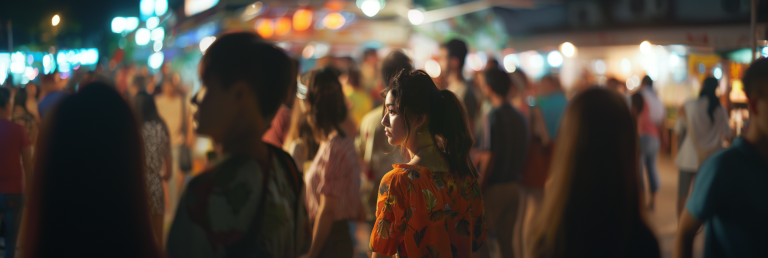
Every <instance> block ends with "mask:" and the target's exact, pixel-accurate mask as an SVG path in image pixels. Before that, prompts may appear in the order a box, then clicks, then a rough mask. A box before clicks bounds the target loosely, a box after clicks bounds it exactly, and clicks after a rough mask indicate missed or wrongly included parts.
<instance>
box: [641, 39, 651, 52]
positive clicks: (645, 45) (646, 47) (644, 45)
mask: <svg viewBox="0 0 768 258" xmlns="http://www.w3.org/2000/svg"><path fill="white" fill-rule="evenodd" d="M651 50H652V49H651V42H648V41H647V40H646V41H643V43H640V53H643V54H644V55H647V54H650V53H651Z"/></svg>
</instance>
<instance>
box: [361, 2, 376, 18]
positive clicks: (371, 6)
mask: <svg viewBox="0 0 768 258" xmlns="http://www.w3.org/2000/svg"><path fill="white" fill-rule="evenodd" d="M360 10H362V11H363V14H365V16H368V17H373V16H375V15H376V14H377V13H379V10H381V3H379V0H365V1H363V4H361V5H360Z"/></svg>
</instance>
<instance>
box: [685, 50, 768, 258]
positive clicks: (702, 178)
mask: <svg viewBox="0 0 768 258" xmlns="http://www.w3.org/2000/svg"><path fill="white" fill-rule="evenodd" d="M742 82H743V83H744V92H745V93H746V95H747V103H748V105H749V113H750V114H749V116H750V117H751V119H750V121H751V122H750V123H749V125H748V127H747V130H746V131H745V132H744V134H743V136H742V137H740V138H737V139H736V140H734V141H733V144H731V146H730V147H728V148H727V149H725V150H721V151H719V152H717V153H715V154H713V155H711V156H709V158H708V159H707V161H706V162H704V164H702V165H701V166H700V167H699V172H698V175H697V177H696V182H695V183H694V185H693V191H692V193H691V196H690V197H689V199H688V203H687V204H686V206H685V209H684V210H683V214H682V215H681V216H680V222H679V223H678V225H679V226H678V233H677V237H676V238H675V251H674V257H676V258H687V257H692V250H691V249H692V246H693V238H694V237H695V236H696V232H697V231H698V230H699V228H700V227H701V225H702V224H706V230H704V232H706V243H705V246H704V257H768V248H766V247H765V244H766V243H768V234H766V233H765V232H766V231H768V219H766V218H768V200H766V197H768V187H766V185H768V59H760V60H757V61H755V62H753V63H752V65H750V67H749V69H747V71H746V73H745V74H744V78H742Z"/></svg>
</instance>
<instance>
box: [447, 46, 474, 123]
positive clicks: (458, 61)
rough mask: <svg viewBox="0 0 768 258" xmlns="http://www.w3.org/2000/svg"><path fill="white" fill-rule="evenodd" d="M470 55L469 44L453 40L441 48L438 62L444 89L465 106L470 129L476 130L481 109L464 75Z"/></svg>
mask: <svg viewBox="0 0 768 258" xmlns="http://www.w3.org/2000/svg"><path fill="white" fill-rule="evenodd" d="M468 53H469V49H467V44H466V43H464V41H461V40H458V39H452V40H450V41H448V42H447V43H445V44H444V45H442V46H441V47H440V55H439V58H438V61H439V63H440V70H441V71H442V73H441V74H440V77H441V85H442V89H447V90H450V91H452V92H453V93H454V94H456V97H457V98H459V101H461V103H462V104H464V107H465V108H466V109H467V116H469V123H470V125H469V128H470V129H472V130H474V129H475V117H476V116H477V112H478V111H479V109H480V104H479V103H478V101H477V97H476V96H475V93H474V91H472V89H471V88H469V87H468V86H467V83H466V81H465V79H464V75H463V74H462V71H463V70H464V61H465V60H466V58H467V54H468Z"/></svg>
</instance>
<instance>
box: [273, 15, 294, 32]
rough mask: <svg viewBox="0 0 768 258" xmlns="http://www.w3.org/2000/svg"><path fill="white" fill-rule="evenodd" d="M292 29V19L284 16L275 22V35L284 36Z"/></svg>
mask: <svg viewBox="0 0 768 258" xmlns="http://www.w3.org/2000/svg"><path fill="white" fill-rule="evenodd" d="M290 31H291V19H288V17H282V18H280V19H277V22H276V23H275V35H278V36H282V35H285V34H288V32H290Z"/></svg>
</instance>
